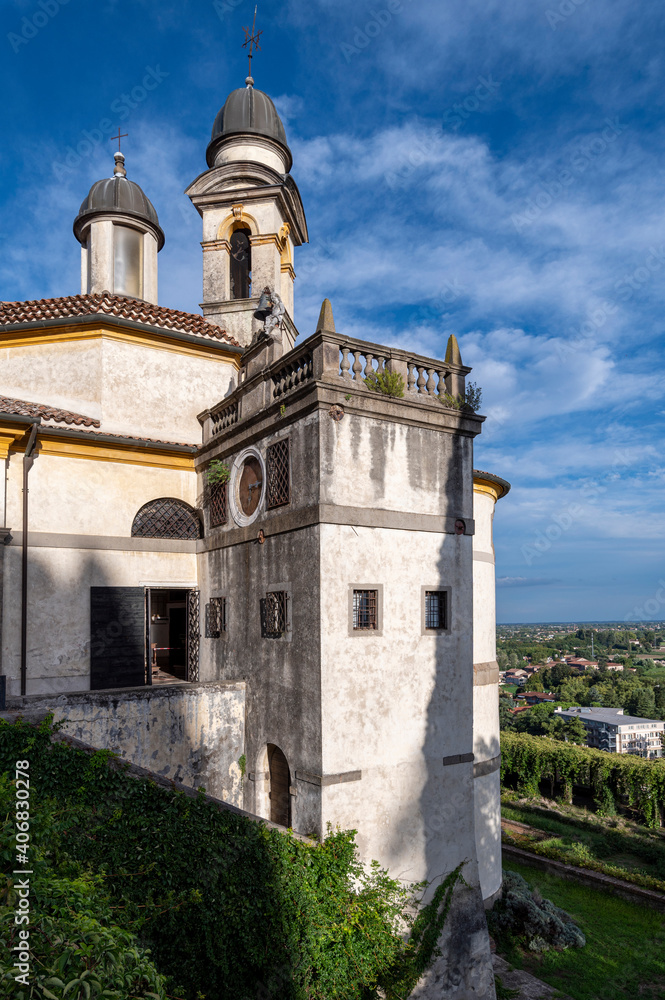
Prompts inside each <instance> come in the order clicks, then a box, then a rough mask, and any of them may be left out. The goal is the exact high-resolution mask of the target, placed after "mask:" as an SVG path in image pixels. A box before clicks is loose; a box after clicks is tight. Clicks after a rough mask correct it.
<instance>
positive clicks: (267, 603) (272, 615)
mask: <svg viewBox="0 0 665 1000" xmlns="http://www.w3.org/2000/svg"><path fill="white" fill-rule="evenodd" d="M286 628H287V593H286V591H285V590H273V591H271V592H269V593H267V594H266V596H265V598H264V600H262V601H261V634H262V636H263V638H264V639H281V637H282V636H283V635H284V633H285V632H286Z"/></svg>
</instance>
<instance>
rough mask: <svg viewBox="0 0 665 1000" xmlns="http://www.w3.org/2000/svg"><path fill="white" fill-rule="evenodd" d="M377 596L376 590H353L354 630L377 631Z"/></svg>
mask: <svg viewBox="0 0 665 1000" xmlns="http://www.w3.org/2000/svg"><path fill="white" fill-rule="evenodd" d="M377 597H378V593H377V591H376V590H354V591H353V628H354V630H356V631H358V630H364V631H370V630H371V631H376V629H378V614H377V606H378V600H377Z"/></svg>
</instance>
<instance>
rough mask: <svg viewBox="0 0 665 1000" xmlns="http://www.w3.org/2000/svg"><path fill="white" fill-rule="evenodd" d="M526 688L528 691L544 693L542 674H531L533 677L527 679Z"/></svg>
mask: <svg viewBox="0 0 665 1000" xmlns="http://www.w3.org/2000/svg"><path fill="white" fill-rule="evenodd" d="M524 688H525V690H526V691H544V688H543V680H542V677H541V676H540V673H537V674H531V677H528V678H527V682H526V684H525V685H524Z"/></svg>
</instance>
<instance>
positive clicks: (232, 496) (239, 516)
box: [227, 448, 268, 528]
mask: <svg viewBox="0 0 665 1000" xmlns="http://www.w3.org/2000/svg"><path fill="white" fill-rule="evenodd" d="M248 458H255V459H256V460H257V462H258V463H259V465H260V466H261V474H262V476H263V481H262V483H261V496H260V498H259V502H258V503H257V505H256V510H255V511H254V513H253V514H249V515H248V514H245V512H244V510H243V509H242V507H241V506H240V500H239V497H238V488H239V484H240V476H241V475H242V467H243V465H244V464H245V460H246V459H248ZM267 487H268V482H267V470H266V463H265V460H264V458H263V455H262V454H261V452H260V451H259V450H258V449H257V448H245V449H244V451H241V452H240V454H239V455H238V456H237V457H236V458H235V459H234V460H233V465H232V466H231V474H230V476H229V485H228V496H227V502H228V505H229V510H230V512H231V517H232V518H233V520H234V521H235V523H236V524H238V525H240V527H241V528H245V527H247V525H248V524H253V523H254V521H256V519H257V517H258V516H259V514H260V513H261V508H262V506H263V505H264V503H265V499H266V490H267Z"/></svg>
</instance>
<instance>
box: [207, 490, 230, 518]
mask: <svg viewBox="0 0 665 1000" xmlns="http://www.w3.org/2000/svg"><path fill="white" fill-rule="evenodd" d="M227 500H228V483H214V484H213V485H212V486H211V487H210V527H211V528H216V527H218V526H219V525H220V524H226V522H227V520H228V503H227Z"/></svg>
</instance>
